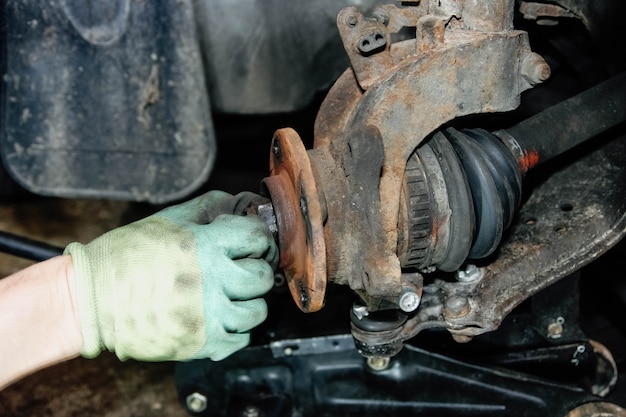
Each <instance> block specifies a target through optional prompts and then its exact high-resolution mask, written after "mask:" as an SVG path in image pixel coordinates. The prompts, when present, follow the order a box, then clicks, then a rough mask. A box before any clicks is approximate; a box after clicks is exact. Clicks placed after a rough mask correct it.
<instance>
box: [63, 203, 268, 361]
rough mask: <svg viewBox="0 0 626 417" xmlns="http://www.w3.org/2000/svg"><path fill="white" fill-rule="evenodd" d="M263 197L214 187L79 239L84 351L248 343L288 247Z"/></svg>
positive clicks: (184, 353)
mask: <svg viewBox="0 0 626 417" xmlns="http://www.w3.org/2000/svg"><path fill="white" fill-rule="evenodd" d="M255 198H258V196H256V195H255V194H252V193H242V194H239V195H237V196H234V197H233V196H231V195H230V194H227V193H224V192H221V191H212V192H209V193H207V194H205V195H203V196H200V197H198V198H196V199H193V200H191V201H188V202H186V203H183V204H180V205H177V206H172V207H169V208H166V209H165V210H162V211H160V212H158V213H156V214H154V215H152V216H150V217H147V218H145V219H143V220H139V221H137V222H135V223H132V224H130V225H127V226H124V227H120V228H118V229H115V230H113V231H111V232H109V233H106V234H105V235H103V236H101V237H99V238H97V239H96V240H94V241H93V242H91V243H89V244H88V245H81V244H79V243H72V244H70V245H69V246H68V247H67V248H66V250H65V253H68V254H70V255H71V256H72V262H73V265H74V271H75V276H76V293H77V295H76V298H77V300H76V304H77V306H78V316H79V319H80V325H81V331H82V334H83V341H84V342H83V349H82V352H81V353H82V355H83V356H85V357H95V356H97V355H98V354H99V353H100V352H101V351H102V350H104V349H107V350H110V351H115V353H116V354H117V356H118V357H119V358H120V359H122V360H123V359H127V358H133V359H138V360H146V361H164V360H187V359H199V358H210V359H213V360H220V359H223V358H225V357H227V356H228V355H230V354H232V353H234V352H236V351H237V350H239V349H241V348H243V347H245V346H246V345H247V344H248V343H249V341H250V333H249V332H250V330H251V329H252V328H254V327H255V326H257V325H259V324H261V323H262V322H263V321H264V320H265V318H266V316H267V305H266V303H265V300H263V299H262V298H260V297H262V296H263V295H264V294H265V293H266V292H268V291H269V290H270V289H271V288H272V286H273V283H274V275H273V270H272V268H273V267H274V266H275V265H276V262H277V258H278V250H277V248H276V245H275V243H274V241H273V239H272V236H271V235H270V232H269V230H268V227H267V226H266V225H265V224H264V223H263V221H261V219H259V218H258V217H257V216H245V217H244V216H243V215H242V214H245V213H244V211H245V208H246V206H247V205H248V204H249V203H250V202H251V201H252V200H253V199H255Z"/></svg>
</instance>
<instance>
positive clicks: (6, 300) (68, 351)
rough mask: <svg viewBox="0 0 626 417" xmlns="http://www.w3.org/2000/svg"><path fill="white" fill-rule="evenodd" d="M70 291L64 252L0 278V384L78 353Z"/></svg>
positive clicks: (70, 276) (79, 341) (77, 331)
mask: <svg viewBox="0 0 626 417" xmlns="http://www.w3.org/2000/svg"><path fill="white" fill-rule="evenodd" d="M73 294H74V276H73V267H72V259H71V257H70V256H67V255H65V256H59V257H55V258H52V259H50V260H48V261H45V262H41V263H38V264H35V265H32V266H30V267H28V268H26V269H24V270H22V271H20V272H17V273H15V274H13V275H11V276H9V277H7V278H5V279H2V280H0V334H1V335H2V336H1V337H0V389H2V388H4V387H6V386H7V385H9V384H10V383H12V382H14V381H16V380H18V379H20V378H21V377H23V376H26V375H28V374H30V373H32V372H35V371H37V370H38V369H41V368H44V367H46V366H50V365H53V364H55V363H58V362H62V361H64V360H68V359H71V358H74V357H76V356H78V354H79V352H80V349H81V346H82V343H83V341H82V335H81V332H80V327H79V325H78V318H77V315H76V309H75V306H74V301H73Z"/></svg>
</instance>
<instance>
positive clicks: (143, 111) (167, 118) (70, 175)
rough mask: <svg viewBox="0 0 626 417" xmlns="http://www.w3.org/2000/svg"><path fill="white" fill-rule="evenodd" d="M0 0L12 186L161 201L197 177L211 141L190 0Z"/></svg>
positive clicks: (196, 182)
mask: <svg viewBox="0 0 626 417" xmlns="http://www.w3.org/2000/svg"><path fill="white" fill-rule="evenodd" d="M3 7H4V9H5V10H4V11H3V13H2V14H4V17H3V18H2V20H4V22H3V31H4V32H5V33H4V34H3V36H2V39H3V41H2V44H3V45H2V48H3V51H2V52H3V54H2V66H3V68H2V70H3V71H2V74H3V80H2V87H1V88H2V91H1V92H2V101H1V104H0V106H1V109H0V110H1V113H0V114H1V117H2V119H1V120H2V121H1V122H0V132H1V133H0V136H1V151H2V157H3V162H4V164H5V166H6V168H7V170H8V171H9V173H10V174H11V175H12V176H13V177H14V178H15V179H16V180H17V181H18V182H19V183H20V184H21V185H22V186H24V187H25V188H26V189H28V190H30V191H32V192H35V193H38V194H43V195H52V196H61V197H98V198H114V199H125V200H136V201H149V202H152V203H163V202H167V201H171V200H175V199H179V198H182V197H185V196H187V195H188V194H190V193H191V192H193V191H194V190H195V189H197V188H198V187H199V186H200V185H201V184H202V183H204V182H205V180H206V179H207V177H208V175H209V173H210V171H211V168H212V166H213V161H214V157H215V148H216V146H215V138H214V133H213V125H212V121H211V115H210V107H209V100H208V95H207V89H206V86H205V81H204V75H203V66H202V60H201V57H200V51H199V47H198V43H197V40H196V29H195V24H194V16H193V9H192V5H191V2H190V1H185V0H182V1H178V0H153V1H131V0H114V1H106V2H101V1H97V0H91V1H84V0H59V1H56V2H40V1H36V0H20V1H17V0H8V1H7V2H5V4H4V6H3Z"/></svg>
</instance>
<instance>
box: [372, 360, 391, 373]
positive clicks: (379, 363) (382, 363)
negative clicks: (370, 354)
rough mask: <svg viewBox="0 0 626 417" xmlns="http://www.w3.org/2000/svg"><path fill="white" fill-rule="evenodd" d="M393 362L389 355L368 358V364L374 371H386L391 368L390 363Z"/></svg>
mask: <svg viewBox="0 0 626 417" xmlns="http://www.w3.org/2000/svg"><path fill="white" fill-rule="evenodd" d="M390 363H391V359H390V358H387V357H383V358H367V366H368V367H369V368H370V369H371V370H372V371H384V370H385V369H387V368H389V364H390Z"/></svg>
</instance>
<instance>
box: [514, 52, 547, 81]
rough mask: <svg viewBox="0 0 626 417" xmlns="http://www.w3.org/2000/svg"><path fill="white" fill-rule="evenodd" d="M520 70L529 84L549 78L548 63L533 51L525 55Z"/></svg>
mask: <svg viewBox="0 0 626 417" xmlns="http://www.w3.org/2000/svg"><path fill="white" fill-rule="evenodd" d="M520 72H521V74H522V76H523V77H524V78H526V81H528V82H529V83H530V84H531V85H535V84H539V83H542V82H544V81H545V80H547V79H548V78H550V74H551V70H550V65H548V63H547V62H546V61H545V60H544V59H543V58H542V57H541V55H539V54H536V53H534V52H532V53H530V54H529V55H527V56H526V58H524V59H523V61H522V66H521V68H520Z"/></svg>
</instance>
